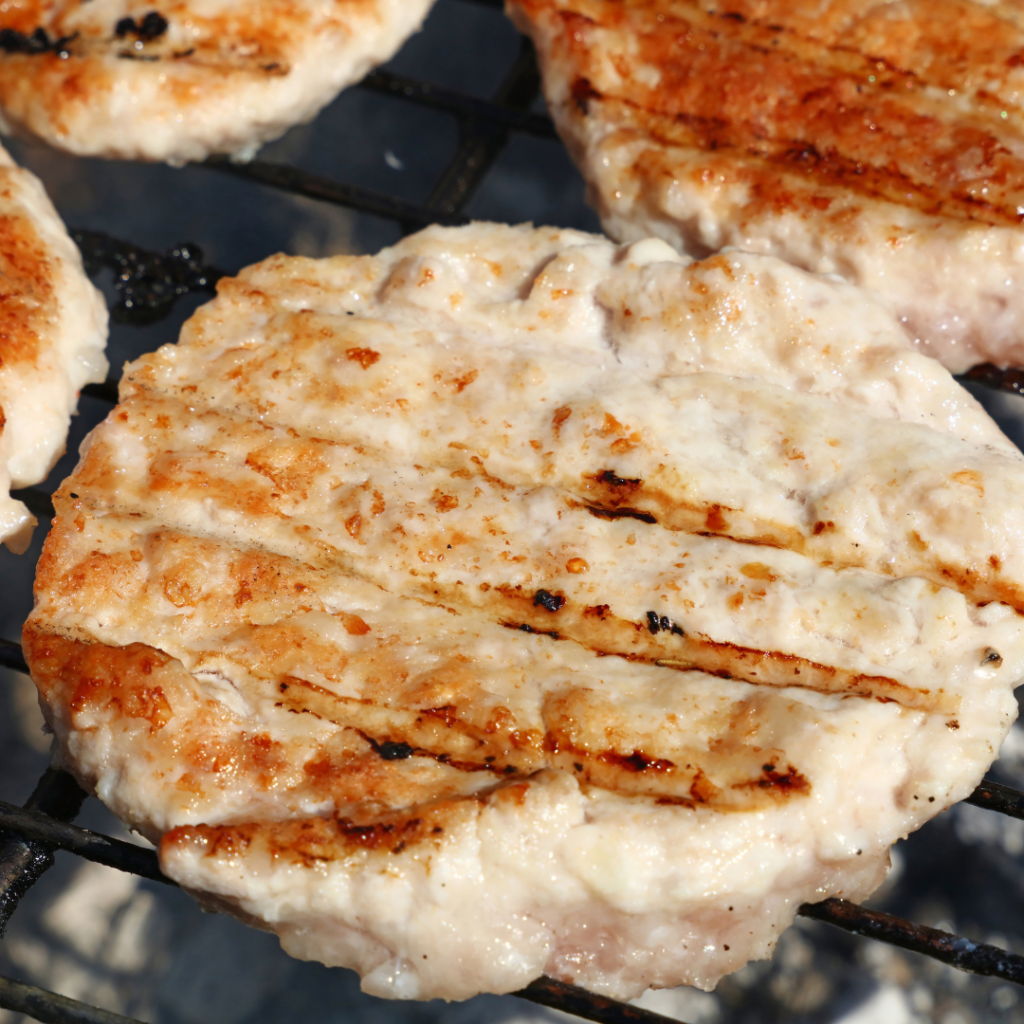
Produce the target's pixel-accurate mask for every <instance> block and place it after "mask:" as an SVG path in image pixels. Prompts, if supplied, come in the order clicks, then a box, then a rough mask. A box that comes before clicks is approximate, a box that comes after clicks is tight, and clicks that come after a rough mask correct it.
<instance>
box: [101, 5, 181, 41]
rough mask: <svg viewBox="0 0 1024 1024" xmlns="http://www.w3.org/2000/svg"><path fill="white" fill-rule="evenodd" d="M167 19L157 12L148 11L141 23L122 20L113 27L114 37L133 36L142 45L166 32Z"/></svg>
mask: <svg viewBox="0 0 1024 1024" xmlns="http://www.w3.org/2000/svg"><path fill="white" fill-rule="evenodd" d="M167 27H168V26H167V19H166V18H165V17H164V16H163V15H162V14H160V13H159V12H157V11H150V12H149V14H147V15H146V16H145V17H144V18H143V19H142V20H141V21H135V19H134V18H122V19H121V20H120V21H119V22H118V23H117V25H116V26H115V27H114V35H115V36H117V38H118V39H124V37H125V36H129V35H132V36H135V38H136V39H141V40H142V42H144V43H151V42H152V41H153V40H154V39H159V38H160V37H161V36H162V35H163V34H164V33H165V32H166V31H167Z"/></svg>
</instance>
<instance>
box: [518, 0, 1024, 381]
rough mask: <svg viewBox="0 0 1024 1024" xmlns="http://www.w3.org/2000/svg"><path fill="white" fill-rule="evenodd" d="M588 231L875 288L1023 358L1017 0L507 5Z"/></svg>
mask: <svg viewBox="0 0 1024 1024" xmlns="http://www.w3.org/2000/svg"><path fill="white" fill-rule="evenodd" d="M509 13H510V14H511V15H512V17H513V19H514V20H515V21H516V23H517V24H518V25H519V26H520V27H521V28H522V29H523V31H525V32H527V33H529V34H530V35H531V36H532V38H533V40H534V42H535V43H536V46H537V50H538V53H539V57H540V63H541V68H542V71H543V77H544V92H545V95H546V97H547V101H548V107H549V109H550V110H551V114H552V116H553V117H554V120H555V123H556V125H557V127H558V130H559V132H560V134H561V135H562V137H563V139H565V141H566V143H567V144H568V146H569V149H570V151H571V152H572V154H573V156H574V158H575V160H576V162H577V163H578V164H579V166H580V168H581V169H582V171H583V174H584V176H585V178H586V180H587V184H588V191H589V195H590V198H591V201H592V202H593V203H594V205H595V206H596V207H597V210H598V213H599V214H600V216H601V221H602V224H603V225H604V228H605V230H606V231H607V232H608V233H609V235H611V237H612V238H615V239H617V240H619V241H622V242H628V241H633V240H636V239H640V238H645V237H647V236H648V235H656V236H658V237H660V238H663V239H665V240H667V241H668V242H670V243H671V244H672V245H673V246H675V247H676V248H678V249H680V250H681V251H684V252H689V253H691V254H693V255H696V256H704V255H707V254H709V253H713V252H717V251H720V250H721V249H723V248H725V247H728V246H736V247H739V248H742V249H746V250H750V251H753V252H759V253H765V254H771V255H773V256H778V257H780V258H782V259H785V260H787V261H789V262H791V263H794V264H796V265H797V266H800V267H804V268H805V269H808V270H813V271H816V272H818V273H826V274H838V275H841V276H842V277H843V278H844V279H846V280H848V281H850V282H853V283H856V284H859V285H861V286H862V287H865V288H869V289H871V290H873V291H874V292H876V293H877V294H878V296H880V297H881V298H882V299H883V300H884V301H885V302H886V304H887V305H888V307H889V308H890V310H891V311H892V312H893V314H894V315H895V316H896V317H897V318H898V319H899V320H900V321H901V323H902V324H903V326H904V330H905V331H906V333H907V337H908V339H909V340H910V341H911V342H912V343H915V344H916V345H917V346H919V347H920V348H921V349H922V350H923V351H925V352H927V353H929V354H930V355H933V356H935V357H936V358H938V359H940V360H941V361H942V362H943V363H944V365H946V366H947V367H948V368H949V369H951V370H952V371H953V372H960V371H962V370H965V369H967V368H968V367H970V366H972V365H974V364H976V363H980V362H984V361H992V362H995V363H997V364H999V365H1002V366H1011V365H1012V366H1021V365H1024V227H1022V224H1024V103H1022V100H1021V97H1022V96H1024V3H1022V2H1021V0H1007V2H1000V3H988V2H972V0H905V2H900V3H885V2H880V0H622V2H620V0H509Z"/></svg>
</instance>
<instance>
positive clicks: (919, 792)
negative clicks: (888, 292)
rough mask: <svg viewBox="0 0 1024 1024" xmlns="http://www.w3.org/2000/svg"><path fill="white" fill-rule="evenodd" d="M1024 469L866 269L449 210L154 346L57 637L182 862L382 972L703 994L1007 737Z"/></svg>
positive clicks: (226, 290) (85, 757) (139, 374)
mask: <svg viewBox="0 0 1024 1024" xmlns="http://www.w3.org/2000/svg"><path fill="white" fill-rule="evenodd" d="M1022 497H1024V459H1022V457H1021V456H1020V454H1019V453H1018V452H1017V451H1016V449H1014V448H1013V446H1012V445H1011V444H1010V443H1009V442H1008V441H1007V440H1006V439H1005V438H1004V437H1003V436H1002V435H1001V434H1000V433H999V431H998V430H997V429H996V428H995V426H994V425H993V424H992V423H991V421H990V420H989V419H988V418H987V417H986V416H985V414H984V413H983V412H982V411H981V409H980V408H979V407H978V406H977V404H976V403H975V402H974V400H973V399H972V398H971V397H970V396H969V395H967V394H966V393H965V392H964V391H963V390H962V389H960V388H959V387H958V386H957V385H956V383H955V382H954V381H953V380H952V379H951V378H950V376H949V375H948V373H947V372H946V371H945V370H943V369H942V368H941V367H940V366H939V365H938V364H937V363H935V362H934V361H932V360H931V359H928V358H927V357H925V356H922V355H920V354H918V353H916V352H913V351H908V350H907V348H906V345H905V342H904V339H903V336H902V332H901V329H900V327H899V325H898V324H897V323H896V322H894V321H893V320H892V319H891V318H890V317H889V316H888V315H887V314H886V313H885V312H884V311H883V310H882V309H881V308H879V307H876V306H874V305H872V304H871V303H870V301H869V300H867V299H865V298H864V296H863V295H861V294H859V293H858V292H857V291H856V290H855V289H853V288H850V287H847V286H844V285H840V284H836V283H834V282H830V281H826V280H823V279H820V278H815V277H813V276H811V275H808V274H806V273H803V272H801V271H798V270H795V269H793V268H792V267H789V266H787V265H785V264H783V263H780V262H778V261H776V260H773V259H770V258H766V257H762V256H756V255H750V254H740V253H733V254H730V255H728V256H721V257H716V258H714V259H712V260H708V261H705V262H703V263H695V262H691V261H690V260H688V259H686V258H684V257H679V256H678V255H676V254H675V253H674V252H673V251H672V250H671V249H670V248H669V247H668V246H667V245H665V244H664V243H662V242H658V241H654V240H648V241H645V242H640V243H636V244H634V245H632V246H629V247H625V248H616V247H615V246H613V245H612V244H610V243H608V242H607V241H605V240H603V239H600V238H597V237H594V236H590V235H584V234H580V233H577V232H570V231H558V230H551V229H537V230H534V229H530V228H509V227H500V226H496V225H486V224H477V225H473V226H471V227H468V228H464V229H458V230H444V229H436V228H435V229H429V230H427V231H424V232H421V233H420V234H418V235H416V236H413V237H412V238H409V239H407V240H405V241H403V242H402V243H400V244H399V245H397V246H395V247H394V248H392V249H388V250H385V251H384V252H382V253H381V254H380V255H379V256H376V257H359V258H352V257H338V258H335V259H331V260H323V261H311V260H304V259H291V258H287V257H283V256H282V257H273V258H272V259H270V260H267V261H265V262H264V263H262V264H259V265H257V266H255V267H252V268H250V269H248V270H246V271H244V272H243V273H242V274H241V275H239V277H238V278H236V279H233V280H226V281H223V282H221V284H220V286H219V295H218V298H217V299H216V300H215V301H214V302H212V303H210V304H209V305H207V306H205V307H203V308H202V309H201V310H200V311H199V312H197V313H196V315H195V316H194V317H193V318H192V319H191V320H190V321H189V323H188V324H187V325H186V327H185V329H184V332H183V335H182V340H181V342H180V344H178V345H177V346H165V347H164V348H162V349H160V350H159V351H158V352H156V353H154V354H152V355H150V356H145V357H143V358H142V359H141V360H139V361H138V362H136V363H135V364H133V365H132V366H131V367H129V369H128V371H127V373H126V376H125V378H124V382H123V384H122V393H121V403H120V405H119V406H118V407H117V408H116V409H115V410H114V412H112V413H111V415H110V416H109V417H108V419H107V420H106V421H105V422H104V423H103V424H102V425H101V426H100V427H99V428H97V430H96V431H95V432H94V433H93V435H91V437H90V439H89V441H88V442H87V444H86V446H85V447H84V449H83V457H82V461H81V463H80V465H79V467H78V469H77V470H76V472H75V474H74V475H73V476H72V477H71V478H70V479H69V480H68V481H66V482H65V484H64V485H63V487H62V488H61V490H60V492H59V493H58V495H57V498H56V505H57V509H58V516H57V520H56V523H55V526H54V528H53V531H52V532H51V535H50V537H49V539H48V541H47V546H46V549H45V551H44V555H43V558H42V560H41V562H40V567H39V575H38V580H37V605H36V609H35V611H34V613H33V615H32V617H31V618H30V620H29V622H28V624H27V625H26V629H25V644H26V651H27V655H28V657H29V660H30V664H31V667H32V672H33V677H34V678H35V680H36V683H37V685H38V686H39V689H40V692H41V695H42V697H43V702H44V706H45V708H46V711H47V715H48V718H49V720H50V721H51V722H52V724H53V727H54V729H55V732H56V734H57V736H58V738H59V740H60V743H61V749H62V751H63V756H64V758H65V760H66V762H67V763H68V764H69V766H70V767H71V769H72V770H73V771H74V772H75V773H76V774H77V775H78V777H79V778H80V779H81V780H82V781H83V783H84V784H85V785H87V786H89V787H90V788H92V789H93V790H94V791H95V792H96V793H97V794H98V795H99V796H100V797H101V798H102V799H103V800H105V801H106V802H107V803H108V804H109V805H110V806H111V807H112V808H113V809H114V811H115V812H116V813H117V814H118V815H120V816H121V817H122V818H123V819H124V820H125V821H127V822H128V823H129V824H130V825H131V826H132V827H135V828H138V829H139V830H141V831H142V832H144V833H145V834H146V835H148V836H149V837H150V838H152V839H153V840H154V841H157V842H159V843H160V855H161V862H162V864H163V867H164V870H165V871H166V872H167V873H168V874H169V875H171V877H173V878H175V879H177V880H178V881H179V882H181V883H182V884H183V885H185V886H187V887H188V888H189V889H191V890H193V891H196V892H200V893H203V894H204V899H206V900H207V901H212V902H213V903H215V904H217V905H220V906H223V907H225V908H227V909H230V910H232V911H233V912H235V913H238V914H239V915H241V916H242V917H244V918H246V919H249V920H255V921H258V922H261V923H262V924H263V925H265V926H267V927H270V928H272V929H273V930H274V931H275V932H277V934H278V935H279V936H280V937H281V940H282V943H283V944H284V946H285V948H286V949H288V950H289V951H290V952H292V953H294V954H296V955H298V956H302V957H307V958H316V959H320V960H323V961H324V962H326V963H330V964H342V965H347V966H351V967H355V968H356V969H358V970H359V971H360V973H361V974H362V975H363V983H364V987H366V988H367V990H369V991H371V992H374V993H376V994H380V995H387V996H393V997H399V998H429V997H445V998H465V997H468V996H470V995H473V994H474V993H476V992H480V991H498V992H501V991H510V990H514V989H517V988H519V987H521V986H522V985H524V984H526V983H527V982H529V981H530V980H531V979H532V978H535V977H537V976H538V975H540V974H541V973H548V974H552V975H555V976H557V977H560V978H563V979H566V980H570V981H574V982H576V983H577V984H581V985H584V986H586V987H589V988H591V989H594V990H596V991H600V992H605V993H608V994H611V995H615V996H620V997H624V996H634V995H637V994H639V993H640V992H641V991H643V990H644V989H645V988H646V987H648V986H649V985H659V986H666V985H675V984H679V983H683V982H686V983H690V984H696V985H702V986H705V987H708V986H712V985H714V983H715V982H716V981H717V979H718V978H719V977H721V975H722V974H724V973H726V972H728V971H732V970H735V969H736V968H738V967H739V966H741V965H742V964H743V963H744V962H746V961H747V960H748V959H750V958H751V957H760V956H765V955H767V954H768V953H769V952H770V950H771V948H772V946H773V944H774V941H775V938H776V937H777V935H778V933H779V931H780V930H781V929H782V928H784V927H786V925H788V923H789V922H790V921H791V920H792V917H793V914H794V912H795V909H796V907H797V906H799V904H800V903H801V902H804V901H807V900H817V899H821V898H824V897H825V896H828V895H842V896H845V897H848V898H852V899H859V898H863V897H864V896H866V895H867V894H868V893H870V892H871V891H872V890H873V889H874V887H875V886H877V884H878V883H879V882H880V881H881V879H882V878H883V877H884V874H885V871H886V868H887V866H888V849H889V846H890V845H891V844H892V843H893V842H894V841H895V840H896V839H898V838H899V837H901V836H904V835H906V834H907V833H908V832H909V831H911V830H913V829H915V828H917V827H918V826H920V825H921V824H922V823H923V822H925V821H926V820H927V819H928V818H929V817H931V816H932V815H933V814H935V813H937V812H938V811H940V810H942V809H943V808H944V807H946V806H948V805H949V804H950V803H952V802H954V801H956V800H959V799H961V798H962V797H964V796H966V795H967V794H968V793H969V792H970V791H971V789H972V788H973V787H974V786H975V785H976V784H977V782H978V781H979V780H980V778H981V776H982V774H983V772H984V770H985V768H986V767H987V766H988V764H989V763H990V762H991V761H992V759H993V758H994V757H995V755H996V752H997V750H998V746H999V743H1000V742H1001V740H1002V738H1003V736H1004V735H1005V732H1006V730H1007V729H1008V727H1009V725H1010V722H1011V721H1012V719H1013V716H1014V715H1015V712H1016V704H1015V702H1014V699H1013V694H1012V688H1013V686H1014V684H1015V683H1016V682H1017V680H1018V679H1019V678H1020V677H1021V675H1022V673H1024V631H1022V624H1024V620H1022V617H1021V611H1022V609H1024V593H1022V590H1021V586H1022V583H1024V564H1022V561H1021V556H1020V554H1019V551H1020V548H1021V544H1020V536H1019V534H1020V527H1019V516H1018V514H1017V509H1018V508H1019V507H1020V503H1021V498H1022ZM482 907H485V908H486V913H481V908H482Z"/></svg>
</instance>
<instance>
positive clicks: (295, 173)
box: [202, 157, 466, 228]
mask: <svg viewBox="0 0 1024 1024" xmlns="http://www.w3.org/2000/svg"><path fill="white" fill-rule="evenodd" d="M202 166H203V167H210V168H212V169H213V170H215V171H221V172H223V173H224V174H230V175H233V176H234V177H236V178H244V179H245V180H247V181H255V182H257V183H258V184H260V185H270V186H271V187H272V188H278V189H281V190H282V191H284V192H292V193H294V194H295V195H299V196H305V197H306V198H307V199H316V200H319V201H321V202H326V203H334V204H335V205H338V206H351V207H353V208H354V209H356V210H361V211H362V212H363V213H372V214H375V215H376V216H378V217H386V218H387V219H388V220H397V221H398V222H399V223H401V224H412V225H415V226H416V227H417V228H419V227H423V226H424V225H426V224H447V225H455V226H457V225H459V224H465V223H466V218H465V217H463V216H461V215H460V214H454V215H453V214H445V213H444V211H442V210H435V209H433V208H432V207H430V206H425V205H423V204H422V203H412V202H409V201H408V200H406V199H396V198H394V197H392V196H388V195H385V194H384V193H382V192H374V191H373V190H372V189H368V188H360V187H359V186H358V185H345V184H343V183H342V182H337V181H332V180H331V179H330V178H323V177H320V175H317V174H310V173H309V172H308V171H303V170H300V169H299V168H297V167H290V166H288V165H286V164H274V163H270V162H269V161H267V160H251V161H250V162H249V163H247V164H239V163H233V162H232V161H231V160H228V159H227V158H226V157H210V159H208V160H206V161H204V163H203V164H202Z"/></svg>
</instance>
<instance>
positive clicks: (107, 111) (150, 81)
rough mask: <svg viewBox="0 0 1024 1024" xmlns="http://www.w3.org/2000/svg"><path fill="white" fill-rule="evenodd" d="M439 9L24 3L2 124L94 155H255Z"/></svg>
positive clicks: (1, 56)
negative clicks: (264, 145) (430, 13)
mask: <svg viewBox="0 0 1024 1024" xmlns="http://www.w3.org/2000/svg"><path fill="white" fill-rule="evenodd" d="M431 3H432V0H163V2H160V3H159V4H158V6H154V5H153V0H145V2H138V0H88V2H86V0H14V2H11V3H3V4H0V117H2V123H3V124H4V125H5V127H6V128H7V129H8V130H11V129H21V130H27V131H29V132H32V133H34V134H36V135H38V136H40V137H41V138H43V139H45V140H46V141H47V142H49V143H51V144H52V145H54V146H57V147H59V148H61V149H65V150H68V151H70V152H72V153H77V154H81V155H85V156H105V157H122V158H128V159H142V160H163V161H168V162H170V163H183V162H185V161H187V160H201V159H203V158H204V157H206V156H208V155H210V154H212V153H231V154H235V155H237V156H241V157H243V158H247V157H250V156H252V154H253V153H254V152H255V151H256V149H257V148H258V147H259V146H260V145H261V144H262V143H264V142H266V141H268V140H269V139H273V138H276V137H277V136H279V135H281V134H282V133H283V132H284V131H286V130H287V129H288V128H290V127H291V126H292V125H295V124H299V123H300V122H303V121H308V120H309V119H310V118H312V117H313V116H314V115H315V114H316V113H317V112H318V111H319V110H320V108H321V107H323V106H324V105H325V104H327V103H328V102H330V101H331V100H332V99H333V98H334V97H335V96H336V95H337V94H338V92H339V91H340V90H341V89H342V88H343V87H344V86H346V85H349V84H351V83H353V82H357V81H359V79H361V78H362V77H363V76H364V75H365V74H366V72H367V71H369V70H370V69H371V68H372V67H373V66H374V65H376V64H379V63H381V62H382V61H385V60H387V59H388V58H390V57H391V56H392V55H393V54H394V53H395V51H396V50H397V49H398V48H399V47H400V46H401V45H402V43H403V42H404V41H405V40H406V39H407V38H408V37H409V36H410V35H411V34H412V33H413V32H415V31H416V30H417V29H418V28H419V26H420V24H421V22H422V21H423V18H424V17H425V15H426V13H427V11H428V10H429V8H430V6H431Z"/></svg>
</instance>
